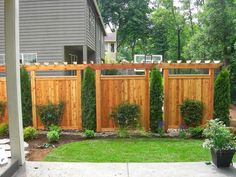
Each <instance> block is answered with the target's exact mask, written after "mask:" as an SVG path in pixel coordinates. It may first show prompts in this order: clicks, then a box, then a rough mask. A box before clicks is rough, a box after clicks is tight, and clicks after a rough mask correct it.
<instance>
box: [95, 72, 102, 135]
mask: <svg viewBox="0 0 236 177" xmlns="http://www.w3.org/2000/svg"><path fill="white" fill-rule="evenodd" d="M96 119H97V120H96V122H97V132H101V131H102V127H101V125H102V122H101V70H96Z"/></svg>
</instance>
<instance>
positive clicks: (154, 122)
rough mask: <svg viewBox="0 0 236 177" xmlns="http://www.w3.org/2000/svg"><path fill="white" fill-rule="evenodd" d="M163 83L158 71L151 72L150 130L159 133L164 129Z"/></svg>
mask: <svg viewBox="0 0 236 177" xmlns="http://www.w3.org/2000/svg"><path fill="white" fill-rule="evenodd" d="M162 106H163V83H162V75H161V73H160V71H159V70H158V69H156V68H155V69H153V70H152V72H151V83H150V128H151V131H152V132H155V133H158V132H159V129H162V128H163V127H162V126H163V123H162V122H163V111H162Z"/></svg>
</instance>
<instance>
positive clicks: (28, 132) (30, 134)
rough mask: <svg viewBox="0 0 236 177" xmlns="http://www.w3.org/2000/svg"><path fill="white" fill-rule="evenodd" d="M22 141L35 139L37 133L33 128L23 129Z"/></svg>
mask: <svg viewBox="0 0 236 177" xmlns="http://www.w3.org/2000/svg"><path fill="white" fill-rule="evenodd" d="M23 132H24V139H25V140H32V139H34V138H36V137H37V135H38V132H37V130H36V129H35V128H33V127H26V128H24V131H23Z"/></svg>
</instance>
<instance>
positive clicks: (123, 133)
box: [118, 128, 129, 138]
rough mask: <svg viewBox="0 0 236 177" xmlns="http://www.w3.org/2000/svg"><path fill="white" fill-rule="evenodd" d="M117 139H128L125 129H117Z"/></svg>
mask: <svg viewBox="0 0 236 177" xmlns="http://www.w3.org/2000/svg"><path fill="white" fill-rule="evenodd" d="M118 137H120V138H128V137H129V132H128V131H127V129H126V128H119V129H118Z"/></svg>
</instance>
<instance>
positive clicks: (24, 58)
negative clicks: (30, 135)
mask: <svg viewBox="0 0 236 177" xmlns="http://www.w3.org/2000/svg"><path fill="white" fill-rule="evenodd" d="M36 62H37V53H20V64H26V63H36ZM0 64H5V54H0Z"/></svg>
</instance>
